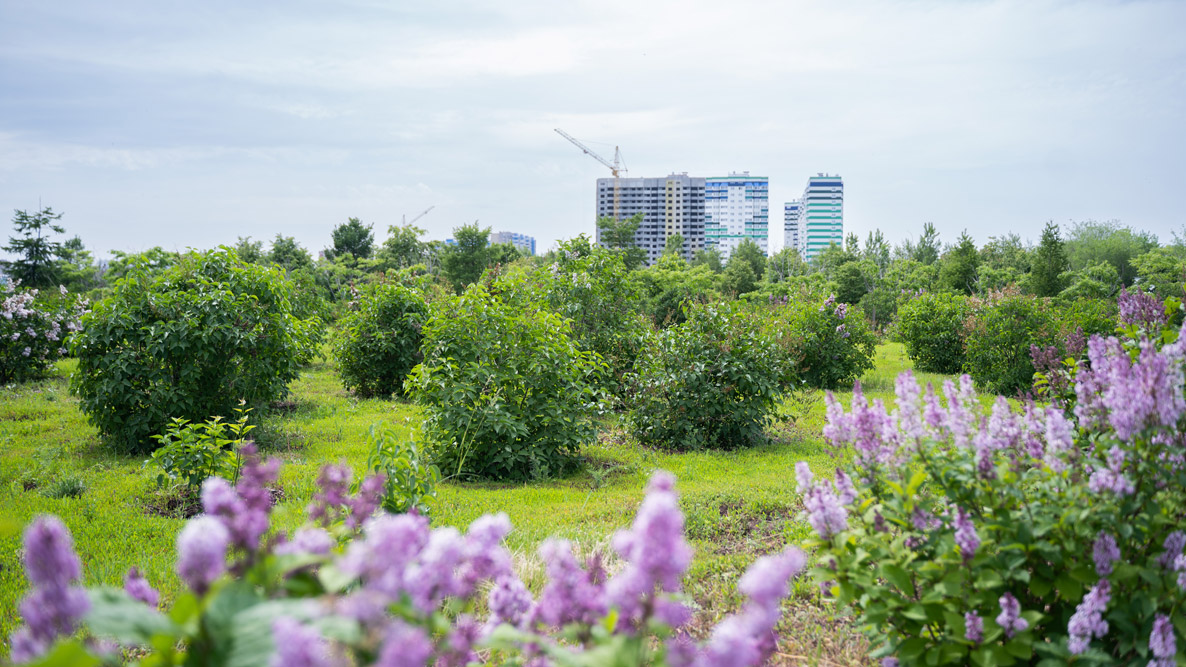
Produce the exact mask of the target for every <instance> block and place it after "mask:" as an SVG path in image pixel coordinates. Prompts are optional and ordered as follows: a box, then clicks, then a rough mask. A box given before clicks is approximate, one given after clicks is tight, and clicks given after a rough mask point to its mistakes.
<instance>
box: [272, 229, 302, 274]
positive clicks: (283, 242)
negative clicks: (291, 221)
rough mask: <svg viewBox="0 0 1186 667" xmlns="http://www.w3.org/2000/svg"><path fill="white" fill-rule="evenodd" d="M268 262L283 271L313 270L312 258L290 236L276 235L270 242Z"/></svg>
mask: <svg viewBox="0 0 1186 667" xmlns="http://www.w3.org/2000/svg"><path fill="white" fill-rule="evenodd" d="M268 261H269V262H271V263H273V264H276V265H279V266H280V267H281V268H283V269H284V270H285V271H288V272H292V271H295V270H297V269H311V268H313V258H312V257H311V256H310V255H309V251H308V250H305V249H304V248H302V247H301V245H300V244H299V243H297V242H296V239H294V238H293V237H291V236H281V235H280V234H277V235H276V238H275V240H273V241H272V249H271V250H270V251H269V252H268Z"/></svg>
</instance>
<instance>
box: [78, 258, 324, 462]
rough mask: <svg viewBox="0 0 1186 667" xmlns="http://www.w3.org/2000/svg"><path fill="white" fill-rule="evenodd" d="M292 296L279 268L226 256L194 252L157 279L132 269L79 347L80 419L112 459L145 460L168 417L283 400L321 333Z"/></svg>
mask: <svg viewBox="0 0 1186 667" xmlns="http://www.w3.org/2000/svg"><path fill="white" fill-rule="evenodd" d="M292 296H293V287H292V285H291V283H289V282H288V281H287V280H285V279H284V277H283V274H281V273H280V272H279V271H278V270H276V269H270V268H265V267H262V266H258V265H252V264H246V263H244V262H243V261H242V260H241V259H239V257H238V255H237V254H236V253H235V252H234V251H233V250H230V249H228V248H220V249H217V250H212V251H209V252H205V253H190V254H188V255H186V256H185V257H183V258H182V259H181V261H180V263H179V264H177V265H176V266H174V267H172V268H169V269H167V270H166V271H164V272H162V273H160V274H157V275H155V276H154V275H150V274H148V273H146V272H145V271H144V270H143V269H140V268H136V269H133V270H132V272H131V273H130V274H129V275H128V276H127V277H125V278H124V279H122V280H121V281H120V282H119V283H118V284H117V285H116V287H115V290H114V292H113V293H112V295H111V297H110V298H108V299H105V300H104V301H102V302H100V303H98V304H96V305H95V306H94V308H93V309H92V310H91V312H90V313H89V314H88V315H86V316H85V317H84V318H83V324H82V326H83V331H82V332H80V333H78V334H77V335H76V336H75V338H74V340H73V344H72V350H73V352H74V354H75V355H76V356H77V357H78V370H77V372H76V373H75V374H74V378H73V382H72V390H73V391H74V392H75V393H76V394H77V395H78V396H79V397H80V398H81V399H82V401H81V405H80V407H81V409H82V411H83V412H84V413H85V414H86V415H87V419H88V420H89V421H90V422H91V423H92V424H93V425H94V426H95V427H97V428H98V429H99V433H100V434H101V435H102V436H103V438H104V439H105V440H106V441H107V443H108V444H109V445H110V446H111V447H112V448H113V449H114V450H115V451H118V452H120V453H144V452H148V451H151V450H152V449H155V446H154V444H153V441H152V440H151V436H152V435H155V434H160V433H162V432H164V430H165V428H166V427H167V426H168V424H169V421H170V419H172V418H175V417H180V418H182V419H188V420H191V421H196V420H204V419H207V418H208V417H210V415H229V414H231V412H232V411H233V410H234V408H235V407H236V405H237V404H238V402H239V401H240V399H242V400H245V401H246V402H247V404H248V405H249V406H254V405H259V404H262V403H265V402H268V401H274V400H276V399H279V398H281V397H283V396H284V395H285V394H286V393H287V391H288V383H289V382H291V381H292V380H294V379H295V378H296V377H297V376H298V374H299V370H298V369H299V366H300V365H301V364H302V363H305V362H307V361H308V360H309V359H311V358H312V356H313V354H314V352H315V350H316V349H317V343H318V340H319V337H320V329H321V327H320V324H319V321H318V320H317V318H316V317H310V318H307V319H300V318H297V317H295V316H294V315H293V313H292V306H291V303H292V301H291V299H292Z"/></svg>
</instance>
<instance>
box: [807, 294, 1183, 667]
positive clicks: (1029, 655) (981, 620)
mask: <svg viewBox="0 0 1186 667" xmlns="http://www.w3.org/2000/svg"><path fill="white" fill-rule="evenodd" d="M1122 310H1124V309H1123V308H1122ZM1147 314H1148V313H1146V315H1147ZM1125 316H1126V317H1128V316H1129V315H1125ZM1134 317H1136V316H1134ZM1145 321H1146V322H1156V319H1155V318H1149V319H1146V320H1145ZM1162 321H1164V320H1162ZM1120 331H1121V332H1122V334H1123V337H1121V338H1115V337H1112V338H1104V337H1100V336H1095V337H1093V338H1092V339H1091V340H1090V341H1088V343H1087V351H1086V355H1085V358H1084V359H1082V360H1081V361H1079V362H1077V363H1074V364H1073V365H1072V367H1071V372H1070V373H1068V377H1069V378H1071V379H1072V380H1073V383H1072V385H1071V387H1070V390H1069V392H1068V395H1069V396H1070V397H1071V400H1070V401H1069V402H1067V403H1060V404H1056V405H1049V406H1042V405H1040V404H1034V403H1030V404H1022V405H1019V406H1011V405H1010V404H1009V402H1007V401H1005V400H1004V399H1002V398H999V397H998V399H997V400H996V402H995V404H994V405H993V407H992V408H991V410H988V411H986V410H984V409H982V408H981V407H980V402H979V400H978V398H977V397H976V395H975V392H974V389H973V387H972V383H971V381H970V380H969V379H968V378H967V377H966V376H965V377H964V378H961V380H960V382H959V383H955V382H951V381H948V382H947V383H946V384H945V386H944V387H943V389H942V391H940V392H936V391H935V390H934V388H931V387H928V388H927V390H926V391H925V392H923V391H922V390H921V388H920V387H919V386H918V383H917V382H916V381H915V379H914V378H913V376H912V375H911V374H910V373H909V372H907V373H904V374H902V375H901V376H899V378H898V381H897V406H896V409H894V410H893V411H890V410H888V409H887V408H886V406H885V405H883V404H882V403H881V402H879V401H874V402H872V403H870V402H869V401H868V400H867V399H866V398H865V397H864V396H863V395H862V393H861V391H860V387H859V386H858V387H857V388H856V390H855V391H854V394H853V399H852V403H851V406H850V408H849V410H847V411H846V410H845V409H844V406H842V405H840V403H839V402H838V401H837V400H836V399H835V398H834V397H828V412H827V417H828V424H827V426H826V427H825V430H824V433H825V436H826V437H827V438H828V440H829V441H830V442H831V443H832V444H834V445H836V446H839V447H845V448H847V449H851V452H852V462H853V470H852V471H851V479H852V480H854V484H855V489H854V491H853V492H852V493H850V494H842V493H841V486H842V485H841V482H840V481H839V480H837V481H834V482H833V481H828V480H819V481H817V480H814V479H812V477H811V474H810V471H804V470H801V471H800V474H799V481H800V485H801V488H803V494H804V506H805V508H806V513H807V519H808V521H809V522H810V524H811V525H812V527H813V528H815V533H816V535H815V538H814V539H813V540H812V541H811V542H810V543H809V544H808V545H807V546H808V547H809V548H813V549H814V550H815V552H816V554H817V563H816V567H815V568H814V569H813V570H812V572H813V575H814V576H815V577H816V578H817V579H818V580H819V581H820V582H821V586H822V587H823V589H824V590H825V591H826V592H827V593H828V594H830V595H834V596H835V598H836V599H837V601H838V602H840V603H842V604H846V605H849V606H851V607H852V608H853V610H854V611H855V612H856V613H857V614H858V616H859V625H861V626H862V627H864V628H865V629H866V634H867V636H868V637H869V639H870V640H871V642H872V644H873V645H874V646H875V650H874V654H873V655H874V657H876V658H885V659H886V660H894V661H896V662H897V663H900V664H902V665H908V664H928V665H939V664H950V665H956V664H958V665H966V664H974V665H989V664H994V665H1010V664H1050V665H1054V664H1065V663H1067V662H1069V661H1074V662H1075V664H1085V665H1120V664H1142V665H1144V664H1150V665H1172V664H1181V661H1182V660H1183V659H1184V658H1186V655H1184V654H1183V653H1182V652H1181V651H1179V650H1178V648H1177V647H1178V646H1179V645H1180V644H1182V642H1180V641H1179V639H1181V638H1182V637H1186V615H1183V614H1182V612H1181V610H1182V609H1183V604H1184V603H1186V554H1184V549H1186V533H1183V532H1182V530H1181V529H1182V527H1183V525H1186V434H1184V431H1183V419H1184V416H1186V336H1183V335H1182V334H1183V333H1184V332H1180V331H1176V330H1169V331H1165V332H1163V333H1160V334H1158V333H1157V332H1154V333H1153V336H1152V337H1151V336H1150V335H1148V334H1147V333H1146V332H1145V331H1144V330H1142V329H1137V328H1132V327H1122V328H1121V330H1120ZM941 397H942V398H941ZM1175 661H1178V662H1177V663H1175Z"/></svg>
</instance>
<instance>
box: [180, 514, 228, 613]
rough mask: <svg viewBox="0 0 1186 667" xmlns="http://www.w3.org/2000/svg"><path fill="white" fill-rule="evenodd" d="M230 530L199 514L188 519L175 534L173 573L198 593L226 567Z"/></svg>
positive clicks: (203, 590)
mask: <svg viewBox="0 0 1186 667" xmlns="http://www.w3.org/2000/svg"><path fill="white" fill-rule="evenodd" d="M230 539H231V536H230V533H229V532H228V531H227V529H226V526H224V525H223V523H222V521H219V520H218V519H217V518H215V517H212V516H208V515H205V514H203V515H201V516H198V517H195V518H193V519H190V521H189V523H187V524H185V528H182V529H181V533H180V534H179V535H178V536H177V576H179V577H181V580H182V581H184V582H185V583H186V585H187V586H189V588H190V590H192V591H194V592H195V593H198V594H199V595H200V594H202V593H205V592H206V589H207V588H209V587H210V584H211V583H212V582H213V581H214V580H215V579H218V578H219V577H220V576H222V573H223V572H225V571H226V552H227V545H228V544H229V542H230Z"/></svg>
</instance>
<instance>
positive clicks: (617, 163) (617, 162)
mask: <svg viewBox="0 0 1186 667" xmlns="http://www.w3.org/2000/svg"><path fill="white" fill-rule="evenodd" d="M556 134H559V135H560V136H562V137H564V138H565V139H568V140H569V141H571V142H572V144H573V145H574V146H576V147H577V148H579V149H581V150H582V151H584V153H585V155H588V156H589V157H592V158H593V159H594V160H597V161H598V162H600V163H601V164H604V165H605V166H607V167H609V170H610V172H611V173H612V174H613V175H614V222H617V221H618V201H619V193H620V190H621V184H622V180H621V178H622V174H625V173H626V165H624V164H622V151H621V150H619V149H618V147H617V146H614V161H613V162H610V161H609V160H607V159H605V158H603V157H601V156H600V155H598V154H597V153H596V152H594V151H593V149H592V148H589V147H588V146H586V145H585V144H582V143H581V142H579V141H577V139H576V137H574V136H572V135H571V134H569V133H567V132H565V131H564V130H561V129H560V128H556Z"/></svg>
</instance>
